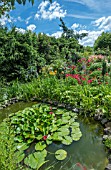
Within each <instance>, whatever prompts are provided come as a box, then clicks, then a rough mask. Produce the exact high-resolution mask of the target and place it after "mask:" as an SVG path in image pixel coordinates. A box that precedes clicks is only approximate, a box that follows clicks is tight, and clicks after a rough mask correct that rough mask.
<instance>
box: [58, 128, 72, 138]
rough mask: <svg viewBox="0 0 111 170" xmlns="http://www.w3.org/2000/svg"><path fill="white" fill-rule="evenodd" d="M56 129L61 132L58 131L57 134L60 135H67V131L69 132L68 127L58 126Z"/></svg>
mask: <svg viewBox="0 0 111 170" xmlns="http://www.w3.org/2000/svg"><path fill="white" fill-rule="evenodd" d="M58 131H60V132H61V134H60V133H59V135H61V136H65V135H69V133H70V131H69V128H66V127H64V126H63V127H61V128H59V129H58Z"/></svg>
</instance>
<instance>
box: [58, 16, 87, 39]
mask: <svg viewBox="0 0 111 170" xmlns="http://www.w3.org/2000/svg"><path fill="white" fill-rule="evenodd" d="M60 22H61V24H60V25H59V26H60V27H61V28H62V30H63V35H64V36H65V37H66V38H75V39H76V40H78V39H82V38H84V37H85V36H87V35H88V34H87V33H82V34H78V33H76V34H75V33H74V31H73V30H72V29H69V28H68V27H67V26H66V25H65V23H64V21H63V19H62V18H60Z"/></svg>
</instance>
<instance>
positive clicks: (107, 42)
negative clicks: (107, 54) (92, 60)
mask: <svg viewBox="0 0 111 170" xmlns="http://www.w3.org/2000/svg"><path fill="white" fill-rule="evenodd" d="M106 49H109V50H110V51H111V32H106V33H104V32H103V33H102V34H101V35H100V36H99V37H98V38H97V40H96V41H95V43H94V50H95V51H96V50H106Z"/></svg>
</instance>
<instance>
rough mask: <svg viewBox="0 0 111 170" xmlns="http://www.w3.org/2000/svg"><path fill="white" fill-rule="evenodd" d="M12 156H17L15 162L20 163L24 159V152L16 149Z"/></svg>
mask: <svg viewBox="0 0 111 170" xmlns="http://www.w3.org/2000/svg"><path fill="white" fill-rule="evenodd" d="M14 156H15V157H16V158H17V163H20V162H21V161H22V160H23V159H24V157H25V154H24V153H23V151H17V152H15V155H14Z"/></svg>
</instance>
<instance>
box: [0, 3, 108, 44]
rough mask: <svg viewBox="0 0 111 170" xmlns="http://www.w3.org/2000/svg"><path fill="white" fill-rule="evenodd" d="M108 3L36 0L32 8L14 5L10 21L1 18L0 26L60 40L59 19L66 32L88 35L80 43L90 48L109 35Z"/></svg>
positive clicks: (27, 5)
mask: <svg viewBox="0 0 111 170" xmlns="http://www.w3.org/2000/svg"><path fill="white" fill-rule="evenodd" d="M110 8H111V0H98V1H97V0H56V1H54V0H52V4H50V3H49V2H48V1H47V0H46V1H45V2H43V1H42V0H35V3H34V5H33V6H32V5H31V3H29V2H28V1H27V3H26V5H25V6H23V5H19V4H16V9H15V10H13V11H11V12H10V19H7V18H6V17H5V16H3V17H2V18H1V19H0V23H1V24H2V25H5V24H6V25H8V26H9V27H12V26H16V27H17V30H18V31H22V32H24V31H25V30H31V31H33V32H36V33H39V32H44V33H46V34H48V35H51V36H56V37H59V36H60V35H61V34H62V30H61V29H60V27H59V24H60V21H59V18H60V17H62V19H63V21H64V22H65V24H66V26H67V27H68V28H71V29H73V30H74V31H75V33H76V32H78V33H82V32H87V33H88V36H87V37H85V38H84V39H83V40H81V41H80V44H82V45H85V46H87V45H89V46H92V45H93V43H94V41H95V40H96V39H97V37H98V36H99V35H100V34H101V33H102V32H103V31H104V32H106V31H111V9H110Z"/></svg>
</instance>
